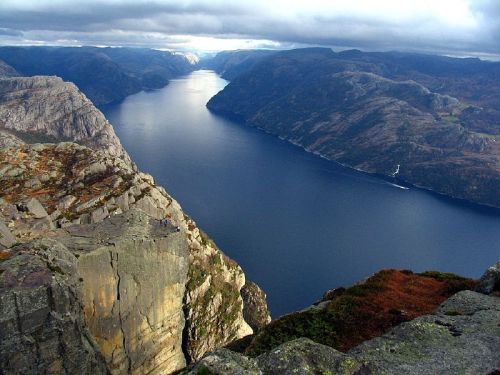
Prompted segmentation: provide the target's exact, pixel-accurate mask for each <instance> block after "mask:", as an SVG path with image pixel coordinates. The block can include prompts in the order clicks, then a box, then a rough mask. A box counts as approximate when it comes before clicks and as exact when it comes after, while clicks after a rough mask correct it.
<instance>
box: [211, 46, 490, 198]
mask: <svg viewBox="0 0 500 375" xmlns="http://www.w3.org/2000/svg"><path fill="white" fill-rule="evenodd" d="M358 55H359V56H358ZM360 56H361V57H360ZM435 59H437V60H438V61H440V60H439V59H438V57H435ZM428 60H429V61H428V63H429V64H430V63H432V62H433V61H434V60H432V59H431V58H428ZM453 64H455V65H457V64H458V62H455V61H454V60H453V59H450V66H451V67H453V66H454V65H453ZM470 64H472V63H470ZM467 66H468V65H467ZM499 67H500V65H499V64H487V63H484V64H479V66H476V65H472V66H471V67H470V70H472V71H477V70H478V69H480V70H479V72H481V71H482V70H483V69H484V70H485V71H491V72H494V71H497V70H498V69H499ZM418 69H419V68H418V67H410V66H409V65H408V63H405V62H404V61H403V62H400V63H399V64H398V63H397V61H396V60H395V59H394V58H393V57H392V55H391V54H385V55H384V54H380V56H379V55H376V56H372V55H370V54H363V53H359V54H354V53H351V54H346V53H344V54H335V53H333V52H332V51H331V50H327V49H305V50H296V51H286V52H281V53H278V54H275V55H272V56H270V57H267V58H265V59H263V60H262V61H260V62H259V63H258V64H256V65H255V66H254V67H253V68H252V69H250V70H248V71H247V72H246V73H244V74H241V75H239V76H237V77H236V78H235V79H233V80H232V81H231V83H230V84H229V85H227V86H226V87H225V88H224V90H222V91H221V92H219V93H218V94H217V95H216V96H214V97H213V98H212V99H211V100H210V101H209V102H208V104H207V106H208V108H209V109H211V110H213V111H214V112H216V113H220V114H222V115H227V116H231V117H234V118H236V119H238V120H242V121H244V122H246V123H247V124H249V125H251V126H255V127H258V128H261V129H263V130H265V131H266V132H269V133H271V134H274V135H277V136H279V137H281V138H284V139H286V140H288V141H290V142H292V143H294V144H297V145H299V146H301V147H303V148H305V149H306V150H308V151H310V152H313V153H316V154H319V155H321V156H323V157H325V158H328V159H330V160H334V161H337V162H339V163H341V164H344V165H346V166H349V167H353V168H356V169H359V170H363V171H366V172H370V173H377V174H381V175H385V176H387V177H389V178H395V179H397V180H400V181H406V182H408V183H411V184H414V185H417V186H421V187H424V188H427V189H431V190H435V191H437V192H439V193H442V194H447V195H451V196H454V197H458V198H462V199H468V200H471V201H474V202H478V203H483V204H487V205H491V206H496V207H500V191H499V186H500V146H499V144H500V143H499V142H498V140H499V139H498V134H499V132H500V129H499V128H498V123H497V122H496V119H497V118H498V113H497V112H496V111H497V107H496V105H494V104H492V100H493V99H494V98H495V95H496V94H493V93H492V90H490V88H491V86H494V87H497V88H498V87H499V86H500V82H498V80H496V79H491V80H490V81H488V82H489V86H488V85H485V84H484V83H483V84H481V83H480V82H484V79H486V78H485V77H483V76H477V77H476V76H474V75H472V74H469V73H468V74H466V73H464V75H463V76H462V75H460V74H459V73H454V74H450V75H448V76H446V75H443V73H441V71H439V72H434V71H432V70H430V69H426V68H425V65H424V67H423V68H421V70H422V72H416V71H415V70H418ZM464 69H465V68H462V70H464ZM494 69H496V70H494ZM417 73H418V74H417ZM438 73H439V75H438ZM478 74H479V73H478ZM492 76H495V75H494V74H493V73H492ZM408 78H415V80H409V79H408ZM458 80H467V81H468V82H472V81H474V82H476V84H475V85H474V86H471V87H470V88H469V89H468V90H465V89H464V90H462V92H461V91H460V90H457V89H456V84H457V81H458ZM418 81H421V82H424V83H426V84H433V85H435V82H440V84H441V86H442V87H448V88H449V90H448V91H446V90H444V89H442V90H439V91H440V92H437V91H432V90H430V89H429V88H427V87H426V86H425V85H423V84H422V83H420V82H418ZM452 83H453V85H452ZM478 85H479V86H480V87H478ZM481 85H482V86H481ZM436 86H437V85H436ZM441 86H440V87H441ZM483 86H484V87H483ZM486 86H488V87H486ZM461 87H462V86H461ZM483 88H484V91H485V92H486V93H489V94H488V95H482V94H481V95H479V93H480V92H482V91H483ZM438 89H439V88H436V90H438ZM443 91H444V92H443ZM472 91H474V93H476V94H477V95H473V93H472ZM449 94H453V96H452V95H449ZM455 95H456V96H455Z"/></svg>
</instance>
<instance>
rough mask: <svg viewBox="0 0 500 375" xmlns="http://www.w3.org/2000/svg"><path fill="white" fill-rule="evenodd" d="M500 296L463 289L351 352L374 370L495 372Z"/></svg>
mask: <svg viewBox="0 0 500 375" xmlns="http://www.w3.org/2000/svg"><path fill="white" fill-rule="evenodd" d="M499 321H500V299H499V298H497V297H488V296H485V295H483V294H479V293H475V292H471V291H463V292H460V293H457V294H456V295H454V296H453V297H451V298H450V299H449V300H447V301H446V302H444V303H443V304H442V305H441V306H440V307H439V309H438V310H437V311H436V312H435V313H434V314H433V315H427V316H423V317H420V318H417V319H415V320H413V321H411V322H408V323H403V324H401V325H400V326H398V327H396V328H394V329H393V330H391V331H390V332H389V333H388V334H386V335H384V336H382V337H379V338H375V339H373V340H370V341H367V342H365V343H363V344H361V345H360V346H359V347H357V348H355V349H353V350H352V351H350V352H349V355H351V356H353V357H354V358H356V359H358V360H361V361H363V362H364V363H367V364H368V367H370V368H371V369H372V372H373V373H374V374H383V373H385V374H401V373H406V374H412V375H413V374H415V375H416V374H422V375H423V374H436V373H443V372H444V373H449V374H460V373H465V374H491V373H494V372H495V371H498V370H499V369H500V357H499V356H498V353H499V352H500V327H498V322H499Z"/></svg>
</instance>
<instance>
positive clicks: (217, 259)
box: [210, 253, 222, 267]
mask: <svg viewBox="0 0 500 375" xmlns="http://www.w3.org/2000/svg"><path fill="white" fill-rule="evenodd" d="M210 262H211V263H212V265H213V266H216V267H221V266H222V259H221V256H220V254H219V253H217V254H214V255H212V257H211V258H210Z"/></svg>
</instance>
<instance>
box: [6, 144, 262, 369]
mask: <svg viewBox="0 0 500 375" xmlns="http://www.w3.org/2000/svg"><path fill="white" fill-rule="evenodd" d="M96 166H99V167H96ZM12 167H14V168H16V169H19V170H22V171H23V173H22V174H21V175H17V174H16V175H15V176H11V175H8V174H4V175H3V176H1V177H0V183H1V184H2V186H3V187H4V195H3V198H4V199H3V201H2V202H0V218H3V220H4V221H5V223H6V224H8V226H9V230H10V231H11V233H12V235H13V236H14V238H15V241H16V242H25V243H28V242H30V241H32V240H34V239H37V238H46V237H51V238H57V239H58V241H62V242H64V243H65V244H66V245H67V246H68V247H69V248H70V249H71V251H72V252H75V254H78V255H79V257H78V259H79V261H78V265H79V267H80V265H83V264H84V263H83V262H84V261H85V262H89V263H88V264H87V265H86V266H82V267H83V268H79V272H80V273H81V274H82V279H83V280H84V281H83V286H84V289H83V295H84V296H85V299H84V301H83V304H84V305H85V309H86V310H85V317H86V318H87V323H88V325H89V327H90V328H91V329H90V330H91V332H92V334H93V335H94V337H95V339H96V341H97V342H98V343H99V348H100V350H101V352H102V354H103V355H104V357H105V358H106V363H107V367H108V369H109V370H110V371H112V372H113V373H120V372H122V371H125V372H127V371H129V368H130V372H131V373H140V372H148V371H149V372H154V371H157V372H161V371H163V372H166V371H167V370H168V371H173V370H175V369H179V368H180V367H183V366H184V365H185V364H186V361H187V362H189V361H190V360H192V359H198V358H201V357H202V356H203V355H204V354H205V353H206V352H208V351H211V350H214V349H216V348H217V347H221V346H224V345H226V344H228V343H229V342H231V341H233V340H235V339H238V338H241V337H243V336H245V335H248V334H250V333H252V329H251V328H250V326H249V325H248V324H247V322H246V321H245V319H244V317H243V301H242V298H241V294H240V290H241V288H242V287H243V285H244V284H245V277H244V274H243V271H242V270H241V268H240V267H239V266H238V265H237V264H236V263H235V262H234V261H232V260H231V259H229V258H227V257H226V256H225V255H224V254H223V253H222V252H221V251H220V250H219V249H218V248H217V246H216V245H215V244H214V243H213V241H211V240H210V238H209V237H208V236H207V235H206V234H205V233H203V232H202V231H200V230H199V228H198V227H197V226H196V223H195V222H194V221H193V220H192V219H190V218H189V217H188V216H187V215H185V214H184V213H183V211H182V209H181V207H180V206H179V204H178V203H177V202H176V201H175V200H174V199H173V198H172V197H170V196H169V195H168V194H167V193H166V192H165V190H164V189H163V188H161V187H157V186H156V185H155V182H154V179H153V178H152V177H151V176H149V175H147V174H144V173H138V172H137V171H136V170H135V168H134V167H133V166H132V165H131V164H130V163H127V162H126V161H124V160H123V159H122V158H121V157H119V156H113V155H110V154H109V153H108V152H107V151H93V150H90V149H89V148H87V147H85V146H81V145H77V144H74V143H69V142H67V143H59V144H43V145H41V144H35V145H21V146H17V147H11V148H9V149H4V150H0V171H1V170H4V169H6V168H7V170H11V169H12ZM42 176H49V179H48V180H47V181H46V182H45V183H44V184H43V185H42V186H30V187H29V188H23V189H18V188H17V187H18V186H19V185H21V186H24V184H25V181H29V180H31V179H34V178H38V179H40V180H41V179H42ZM32 197H36V199H37V200H38V201H39V202H40V204H41V205H42V206H43V207H44V208H45V210H46V211H47V212H48V213H50V215H49V216H48V217H45V218H43V219H35V218H34V216H33V215H32V214H31V213H30V211H29V209H28V207H26V206H25V205H19V207H17V206H16V205H15V204H14V203H16V202H26V201H29V200H30V199H31V198H32ZM68 197H69V198H68ZM131 212H142V213H143V215H145V217H146V218H148V219H147V220H146V219H143V220H141V221H140V222H139V223H137V222H132V221H130V222H127V223H126V224H125V223H122V222H121V221H119V222H117V220H118V219H119V218H123V217H124V215H125V217H128V216H126V215H129V213H131ZM165 217H166V218H168V220H169V225H168V227H161V228H162V231H167V232H173V231H175V228H176V227H177V226H178V227H179V228H180V232H175V233H176V234H175V235H177V236H179V238H180V239H179V241H181V242H182V245H183V246H184V247H185V248H186V255H185V259H184V262H185V263H183V264H184V266H183V267H185V269H184V271H185V272H186V275H185V278H184V279H182V278H180V276H179V272H181V271H182V269H183V268H182V267H181V266H180V265H179V264H178V263H176V262H177V261H174V260H172V259H171V258H169V260H168V263H169V264H170V265H168V264H164V263H162V262H163V261H162V260H161V259H160V258H158V257H159V255H158V257H156V258H155V257H153V256H151V258H148V257H147V256H146V254H150V253H151V252H152V253H155V254H156V253H157V251H156V250H154V249H156V248H157V246H161V241H160V240H158V238H156V237H155V235H153V234H151V233H152V232H151V233H150V229H148V228H157V229H158V228H160V225H159V219H163V218H165ZM42 221H43V222H42ZM91 223H96V224H91ZM118 223H120V224H118ZM88 224H91V225H88ZM89 228H93V229H92V230H90V229H89ZM120 228H121V229H120ZM151 230H153V229H151ZM155 230H156V229H155ZM120 231H122V232H120ZM128 231H132V232H133V233H131V234H130V235H129V234H128V233H129V232H128ZM119 232H120V233H121V234H120V235H118V233H119ZM153 232H154V231H153ZM113 233H114V234H113ZM145 233H147V235H146V234H145ZM155 233H156V232H155ZM118 237H120V238H122V239H123V241H125V242H124V243H123V242H120V241H119V240H118V239H117V238H118ZM144 238H145V239H144ZM95 241H100V242H99V245H96V242H95ZM151 241H152V242H151ZM179 246H180V245H179ZM97 248H99V249H101V250H97ZM103 249H106V250H103ZM120 249H122V250H120ZM124 249H125V250H124ZM140 249H142V250H140ZM146 250H147V252H146V253H145V254H143V256H142V257H140V256H139V255H140V254H142V251H146ZM81 251H84V253H82V254H80V252H81ZM85 251H88V252H89V253H85ZM132 254H136V255H132ZM116 256H117V257H118V261H117V259H116ZM176 259H177V258H176ZM179 259H180V258H179ZM120 260H121V261H120ZM165 261H166V260H165ZM166 262H167V261H166ZM160 266H161V269H162V270H163V272H165V271H166V270H168V272H167V273H162V272H160V270H159V269H157V267H160ZM174 266H175V267H177V268H175V267H174ZM122 267H124V268H122ZM172 267H174V268H172ZM134 269H135V270H136V271H135V272H136V273H134V272H133V270H134ZM145 270H149V272H150V273H154V272H159V274H158V275H157V276H154V277H153V278H152V279H151V280H149V279H148V278H146V276H145V274H144V272H146V271H145ZM155 270H156V271H155ZM96 271H98V272H97V275H99V276H98V277H96ZM122 273H127V274H128V273H130V275H128V276H124V278H121V277H120V280H121V281H120V287H117V286H116V285H115V284H116V280H117V275H118V274H120V275H121V274H122ZM176 275H177V276H176ZM176 277H177V279H176ZM149 281H150V282H152V283H153V282H157V283H159V284H158V285H157V284H155V285H154V287H152V286H151V287H146V286H147V285H148V284H147V282H149ZM92 282H94V283H92ZM139 282H140V284H141V287H140V288H139V286H138V285H139ZM121 288H124V289H123V291H120V292H119V293H118V290H121ZM141 288H142V289H141ZM162 288H163V289H162ZM153 290H154V291H155V292H153ZM162 290H163V291H164V292H163V294H161V295H158V294H157V293H162ZM129 295H130V296H131V297H130V299H128V298H126V297H128V296H129ZM166 295H167V296H166ZM89 296H90V297H89ZM118 296H119V297H120V299H119V300H118ZM99 298H104V299H105V300H101V299H99ZM162 298H166V301H167V302H165V303H164V305H165V307H164V308H163V310H161V309H160V310H161V311H158V309H159V308H158V306H157V305H156V302H154V301H162ZM94 300H98V301H99V306H101V307H99V308H98V307H95V311H96V314H98V315H96V316H95V317H93V318H89V317H92V316H93V315H92V314H93V313H92V314H90V313H89V311H91V310H92V311H94V307H92V308H89V306H93V305H94V303H93V302H92V303H91V302H89V301H94ZM147 301H149V305H148V306H150V307H151V308H152V309H153V310H154V311H155V312H154V313H151V314H152V315H150V316H148V315H147V314H146V313H145V311H144V310H140V311H141V313H140V314H139V312H138V311H137V310H133V309H132V308H131V306H132V305H134V304H137V306H138V307H139V306H141V304H143V305H145V304H146V303H147ZM163 301H165V299H163ZM96 306H97V305H96ZM119 311H122V314H120V313H119ZM89 314H90V315H89ZM99 314H101V315H99ZM162 314H163V315H162ZM120 316H121V320H122V322H123V324H118V323H117V319H118V320H119V317H120ZM144 316H146V317H147V319H146V318H145V317H144ZM167 316H168V319H167V318H166V317H167ZM117 317H118V318H117ZM98 321H101V322H102V323H100V324H97V323H96V322H98ZM167 321H168V322H170V323H168V322H167ZM110 322H111V323H110ZM184 322H186V323H184ZM149 324H151V326H149ZM160 326H161V327H163V328H161V327H160ZM106 327H108V328H107V329H106ZM109 327H115V328H113V329H111V328H109ZM119 327H122V328H123V330H124V331H123V332H121V330H118V328H119ZM151 327H153V328H151ZM151 340H154V342H156V344H159V343H161V345H156V347H157V348H158V349H157V350H155V349H152V343H151V342H152V341H151ZM181 344H182V345H181Z"/></svg>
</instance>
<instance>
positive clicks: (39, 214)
mask: <svg viewBox="0 0 500 375" xmlns="http://www.w3.org/2000/svg"><path fill="white" fill-rule="evenodd" d="M26 207H27V208H28V211H29V212H30V213H31V214H32V215H33V216H35V218H36V219H41V218H44V217H47V216H48V214H47V211H45V208H43V206H42V205H41V203H40V202H39V201H38V199H36V198H31V199H30V200H29V201H28V203H26Z"/></svg>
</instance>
